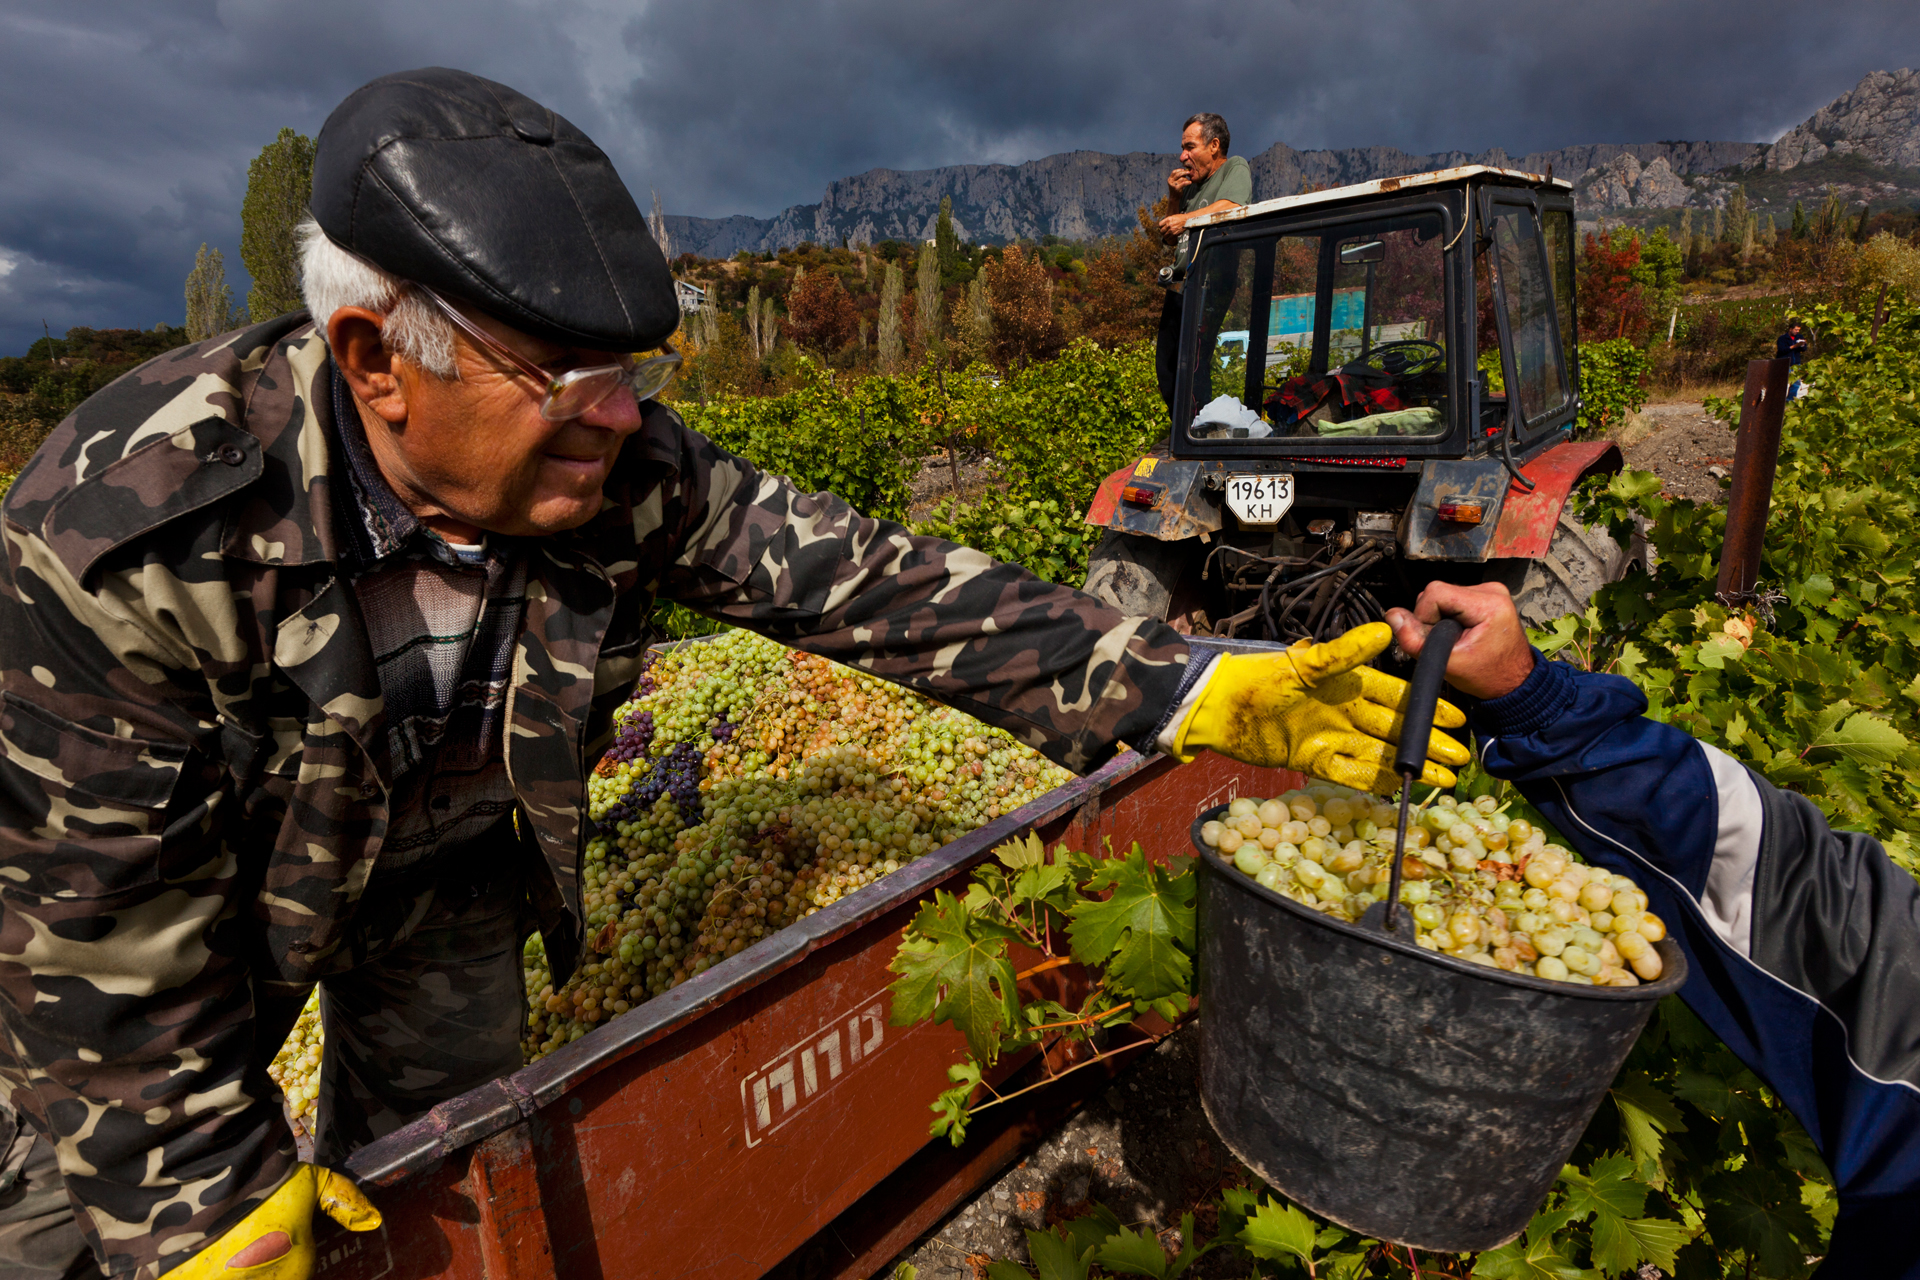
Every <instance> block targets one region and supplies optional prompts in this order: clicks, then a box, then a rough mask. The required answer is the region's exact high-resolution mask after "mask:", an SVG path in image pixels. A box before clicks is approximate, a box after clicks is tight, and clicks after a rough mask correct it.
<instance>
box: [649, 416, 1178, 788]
mask: <svg viewBox="0 0 1920 1280" xmlns="http://www.w3.org/2000/svg"><path fill="white" fill-rule="evenodd" d="M681 431H682V432H684V434H685V437H686V443H685V446H684V448H685V453H684V454H683V457H682V459H681V461H680V463H679V470H678V482H677V483H678V487H679V490H680V492H679V494H678V497H679V499H680V501H679V502H678V503H675V502H672V501H669V502H668V503H667V504H666V505H667V507H668V508H669V509H670V510H673V509H677V510H678V511H679V512H680V513H682V516H681V521H680V528H679V529H678V530H677V531H676V532H677V535H678V545H677V547H676V551H677V558H676V559H675V560H674V562H673V564H672V566H671V568H669V569H668V570H667V571H666V573H665V574H664V575H663V577H662V580H661V583H660V592H661V594H662V595H663V596H666V597H668V598H671V599H674V600H678V601H679V602H681V603H682V604H685V605H687V606H688V607H689V608H693V609H696V610H698V611H700V612H702V613H704V614H706V615H708V616H709V617H713V618H717V619H720V620H722V621H725V622H730V623H733V624H735V625H736V626H741V627H745V628H748V629H750V630H753V631H758V632H760V633H761V634H763V635H766V636H770V637H772V638H773V639H776V640H779V641H781V642H782V643H784V644H790V645H793V646H794V647H795V648H799V649H805V650H807V651H808V652H810V653H817V654H820V655H821V656H823V657H827V658H832V659H834V660H835V661H838V662H844V663H846V664H848V665H849V666H855V667H859V668H861V669H862V670H865V671H868V672H871V673H872V674H874V675H876V676H879V677H881V678H882V679H886V680H891V681H894V682H896V683H898V684H903V685H907V686H909V687H911V688H914V689H917V690H919V691H920V692H922V693H925V694H927V695H928V696H929V697H932V698H936V699H938V700H939V701H941V702H944V703H947V704H948V705H950V706H953V707H957V708H959V709H960V710H963V711H965V712H967V713H968V714H970V715H974V716H977V717H979V718H980V719H981V720H984V721H986V722H987V723H988V724H992V725H997V726H999V727H1000V728H1002V729H1005V730H1007V731H1008V732H1009V733H1012V734H1013V735H1014V736H1015V737H1017V738H1019V739H1020V740H1021V741H1023V742H1026V743H1028V744H1029V745H1031V746H1033V747H1034V748H1035V749H1036V750H1038V751H1040V752H1041V753H1043V754H1045V755H1046V756H1048V757H1049V758H1051V759H1053V760H1056V761H1058V762H1059V763H1060V764H1063V765H1065V766H1066V767H1067V768H1069V769H1072V770H1075V771H1076V772H1080V773H1085V772H1087V771H1089V770H1091V769H1094V768H1096V767H1098V766H1099V765H1100V764H1102V763H1103V762H1105V761H1106V760H1107V759H1108V758H1109V757H1110V756H1111V755H1113V753H1114V752H1115V750H1116V749H1117V748H1118V747H1119V746H1121V745H1123V744H1126V745H1137V746H1139V747H1140V749H1141V750H1152V749H1153V741H1154V738H1155V736H1156V734H1157V733H1158V731H1159V729H1160V727H1161V724H1162V722H1163V720H1164V719H1165V716H1166V714H1167V713H1168V711H1169V710H1170V709H1171V708H1172V707H1173V706H1174V705H1175V704H1176V703H1177V702H1178V701H1179V695H1180V693H1181V692H1182V691H1183V689H1184V686H1185V682H1186V677H1187V676H1188V674H1189V669H1188V658H1189V651H1188V648H1187V645H1186V642H1185V641H1184V640H1183V639H1182V637H1181V636H1180V635H1179V634H1178V633H1176V632H1175V631H1174V630H1173V629H1172V628H1170V627H1168V626H1167V625H1166V624H1164V623H1161V622H1155V621H1152V620H1150V619H1147V618H1131V617H1127V616H1125V615H1123V614H1121V613H1119V612H1118V611H1116V610H1114V609H1112V608H1110V607H1108V606H1107V605H1105V604H1103V603H1101V602H1100V601H1099V600H1097V599H1095V598H1094V597H1093V596H1090V595H1086V594H1084V593H1082V592H1079V591H1074V590H1071V589H1070V588H1067V587H1062V586H1057V585H1055V584H1053V583H1050V582H1045V581H1042V580H1041V579H1039V578H1036V577H1034V576H1033V575H1032V574H1030V573H1028V572H1027V571H1026V570H1024V569H1021V568H1019V567H1017V566H1015V565H1008V564H1002V563H1000V562H999V561H996V560H994V559H992V558H990V557H989V556H986V555H984V554H982V553H981V552H978V551H975V550H973V549H972V548H969V547H963V546H959V545H957V544H955V543H951V542H944V541H941V540H940V539H937V538H926V537H920V536H917V535H915V534H913V533H911V532H909V531H908V530H907V529H905V528H904V527H902V526H900V525H897V524H893V523H891V522H889V521H884V520H873V519H869V518H867V517H865V516H862V515H860V514H859V513H858V512H856V511H854V510H853V509H852V508H851V507H849V506H848V505H847V504H846V503H844V502H842V501H841V500H840V499H838V498H836V497H833V496H832V495H831V494H811V495H810V494H805V493H802V492H800V491H799V490H798V489H797V488H795V487H794V485H793V484H792V483H791V482H790V481H788V480H786V479H784V478H782V477H780V476H775V475H769V474H766V473H764V472H761V471H759V470H758V469H756V468H755V467H754V466H753V465H752V464H751V463H749V462H747V461H745V460H744V459H741V458H738V457H735V456H733V455H731V454H728V453H726V452H725V451H724V450H722V449H720V448H718V447H717V446H715V445H713V444H712V443H711V442H709V441H707V440H705V439H703V438H701V437H700V436H698V435H696V434H694V433H693V432H691V431H688V430H686V429H685V428H684V427H683V428H681Z"/></svg>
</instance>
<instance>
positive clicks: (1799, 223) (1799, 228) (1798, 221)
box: [1787, 200, 1808, 240]
mask: <svg viewBox="0 0 1920 1280" xmlns="http://www.w3.org/2000/svg"><path fill="white" fill-rule="evenodd" d="M1807 231H1808V226H1807V210H1806V207H1805V206H1804V205H1802V204H1801V203H1800V202H1799V201H1798V200H1795V201H1794V202H1793V222H1792V223H1791V224H1789V225H1788V228H1787V234H1788V235H1790V236H1792V237H1793V238H1794V239H1795V240H1805V239H1806V238H1807Z"/></svg>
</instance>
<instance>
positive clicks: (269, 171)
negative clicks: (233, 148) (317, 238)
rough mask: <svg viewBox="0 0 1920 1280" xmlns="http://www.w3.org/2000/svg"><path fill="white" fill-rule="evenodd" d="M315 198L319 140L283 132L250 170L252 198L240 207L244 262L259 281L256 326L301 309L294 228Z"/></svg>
mask: <svg viewBox="0 0 1920 1280" xmlns="http://www.w3.org/2000/svg"><path fill="white" fill-rule="evenodd" d="M312 195H313V139H312V138H309V137H307V136H306V135H305V134H302V133H295V132H294V131H293V130H291V129H282V130H281V131H280V136H279V137H278V138H275V139H274V140H273V141H272V142H269V143H268V144H267V145H266V146H265V147H263V148H262V149H261V151H260V154H259V155H257V156H255V157H254V159H253V163H252V164H250V165H248V166H247V197H246V200H245V201H244V202H243V203H242V204H241V206H240V261H241V262H243V263H245V264H246V267H247V274H248V275H250V276H252V277H253V291H252V292H251V293H249V294H248V295H247V312H248V314H249V315H250V316H251V317H252V318H253V322H254V323H255V324H258V323H260V322H261V321H262V320H270V319H272V318H273V317H274V316H279V315H285V314H286V313H287V312H289V311H294V310H297V309H298V308H299V307H300V305H301V302H300V251H299V247H298V246H297V245H295V243H294V238H293V229H294V228H295V227H297V226H299V225H300V220H301V219H302V218H304V217H306V215H307V201H308V200H309V199H310V198H311V196H312Z"/></svg>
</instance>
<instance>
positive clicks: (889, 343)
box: [879, 262, 907, 373]
mask: <svg viewBox="0 0 1920 1280" xmlns="http://www.w3.org/2000/svg"><path fill="white" fill-rule="evenodd" d="M881 277H882V278H881V281H880V334H879V341H880V372H882V373H897V372H899V370H900V366H901V365H903V364H905V363H906V359H907V344H906V339H905V337H904V335H902V334H901V332H900V300H901V299H902V298H903V297H904V296H905V294H906V273H905V272H903V271H902V270H900V268H899V267H898V266H896V265H895V264H894V263H891V262H889V263H887V264H886V265H885V266H883V267H882V268H881Z"/></svg>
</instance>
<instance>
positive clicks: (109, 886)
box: [0, 420, 295, 1277]
mask: <svg viewBox="0 0 1920 1280" xmlns="http://www.w3.org/2000/svg"><path fill="white" fill-rule="evenodd" d="M70 421H71V420H70ZM62 439H63V437H62V436H61V435H60V434H59V433H56V436H55V437H54V439H53V440H52V441H50V443H49V446H48V450H57V449H58V448H59V447H60V446H61V442H62ZM47 458H48V453H47V451H46V450H43V452H42V455H41V457H40V459H38V460H37V464H36V465H46V464H47ZM15 487H16V490H17V492H16V493H13V494H9V495H8V500H7V503H6V508H5V516H6V519H5V521H4V525H0V535H3V536H4V538H5V541H6V548H5V549H6V556H5V560H4V562H0V655H3V656H0V1079H3V1080H4V1084H5V1086H6V1087H5V1088H4V1089H0V1092H4V1093H5V1094H7V1095H8V1098H9V1101H10V1102H11V1103H12V1105H13V1106H15V1107H17V1108H18V1109H19V1110H20V1111H21V1112H22V1113H24V1114H25V1115H27V1116H28V1117H29V1119H30V1120H31V1121H32V1123H33V1124H34V1125H35V1127H36V1128H38V1129H39V1131H40V1132H41V1133H43V1134H45V1135H46V1136H47V1138H48V1139H49V1140H50V1141H51V1142H52V1143H53V1145H54V1148H55V1152H56V1155H57V1157H58V1160H59V1166H60V1171H61V1174H62V1177H63V1178H64V1180H65V1183H66V1186H67V1190H68V1193H69V1196H70V1197H71V1199H72V1200H73V1202H74V1204H75V1208H76V1211H77V1217H78V1219H79V1223H80V1225H81V1227H82V1229H83V1230H84V1231H85V1232H86V1234H87V1236H88V1241H89V1243H90V1244H91V1245H92V1247H93V1249H94V1252H95V1256H96V1258H97V1259H98V1260H99V1262H100V1264H101V1266H102V1267H103V1269H105V1270H106V1271H107V1272H108V1273H109V1274H112V1275H115V1276H129V1275H139V1276H143V1277H151V1276H154V1275H157V1274H158V1273H159V1271H160V1269H161V1268H162V1266H164V1265H166V1264H168V1263H171V1262H177V1261H179V1260H180V1258H181V1255H182V1254H183V1252H184V1251H188V1250H191V1249H192V1248H194V1247H195V1246H197V1245H199V1244H200V1243H202V1242H203V1241H204V1240H206V1239H207V1238H209V1237H211V1236H213V1235H217V1234H218V1233H219V1232H221V1231H224V1230H225V1229H226V1228H227V1227H228V1226H230V1225H232V1223H233V1222H235V1221H237V1220H238V1218H239V1217H240V1216H242V1215H244V1214H245V1213H247V1212H249V1211H250V1210H251V1209H252V1208H253V1207H254V1206H256V1205H257V1204H258V1203H259V1202H260V1200H261V1199H263V1198H264V1197H265V1196H266V1195H267V1194H269V1193H270V1192H271V1191H272V1190H274V1189H275V1188H276V1187H278V1186H279V1185H280V1184H281V1183H282V1182H284V1181H285V1180H286V1178H287V1177H288V1176H289V1175H290V1174H291V1173H292V1170H293V1164H294V1159H295V1157H294V1152H293V1149H292V1142H291V1138H290V1136H289V1134H288V1132H287V1128H286V1125H285V1123H284V1122H283V1121H282V1120H281V1119H280V1117H279V1115H278V1108H277V1105H276V1104H275V1102H274V1100H273V1099H272V1096H271V1086H270V1082H269V1081H268V1080H267V1078H266V1076H265V1073H264V1070H262V1069H261V1067H263V1065H264V1062H262V1063H261V1064H260V1065H254V1064H253V1061H252V1060H253V1058H254V1049H255V1047H254V1023H253V1019H252V1002H251V997H250V988H249V985H248V980H247V974H246V969H245V965H244V961H243V960H242V958H241V953H240V949H239V948H237V947H236V946H234V945H232V941H231V940H230V939H227V938H225V937H224V936H223V931H224V930H230V929H231V928H232V927H233V924H234V920H235V913H234V911H233V909H232V904H233V902H234V901H235V900H236V899H238V898H239V897H241V896H242V892H243V888H242V886H243V884H244V881H245V870H244V868H243V867H242V866H241V865H240V863H239V861H238V860H237V858H236V856H235V854H234V853H233V852H232V851H231V850H230V849H229V848H228V847H227V846H226V844H225V843H224V842H223V841H222V840H221V839H220V835H219V833H220V832H221V830H222V828H223V827H224V826H226V825H227V824H228V819H229V818H230V815H231V810H232V808H233V806H234V803H235V798H234V796H233V795H232V785H231V781H230V778H229V776H228V774H227V772H226V770H225V768H224V767H223V765H222V753H221V750H220V745H219V744H220V739H221V734H222V725H221V724H220V718H219V715H218V713H217V712H216V711H215V710H214V708H213V703H212V698H211V691H210V679H209V676H208V674H206V673H207V672H208V671H210V670H214V669H217V668H218V666H219V659H220V657H221V656H222V655H223V654H225V653H226V652H227V651H229V650H232V649H233V648H234V647H235V643H236V642H235V640H234V637H235V636H236V635H238V634H240V630H241V628H240V622H239V619H238V617H237V616H236V614H235V609H236V602H235V599H234V595H235V593H234V591H233V589H232V588H231V587H230V586H229V585H228V584H226V583H224V582H222V581H219V580H218V576H217V575H218V572H219V567H220V557H219V555H218V554H217V546H218V535H219V532H220V526H219V523H218V521H213V522H209V524H208V528H207V531H206V534H205V541H204V542H203V543H202V544H198V545H195V546H193V547H191V548H190V549H189V551H190V554H187V555H185V556H182V557H180V558H179V559H177V560H173V561H171V562H170V564H160V563H142V562H140V561H139V560H137V559H135V560H122V561H121V562H120V563H119V564H118V565H117V566H115V565H111V564H110V565H108V566H106V570H105V572H104V573H96V574H94V575H90V578H89V581H88V582H87V583H84V584H83V583H81V582H77V581H75V580H74V578H73V577H72V576H71V575H70V574H69V573H68V572H67V570H66V569H65V567H64V566H63V564H62V562H61V560H60V559H59V558H58V557H57V556H56V555H54V554H53V553H52V551H51V550H50V549H49V546H48V544H47V542H46V541H45V540H44V539H43V537H42V536H41V532H40V531H41V528H42V524H41V521H40V520H38V519H34V518H32V517H33V515H34V514H35V513H34V512H33V511H32V509H31V505H30V504H31V503H32V501H33V496H34V490H35V477H34V475H33V471H32V469H30V470H29V472H28V473H27V475H25V476H23V477H22V479H21V480H20V481H18V482H16V486H15ZM23 505H26V506H27V507H28V510H27V512H26V513H24V514H23V512H22V510H21V507H22V506H23Z"/></svg>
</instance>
